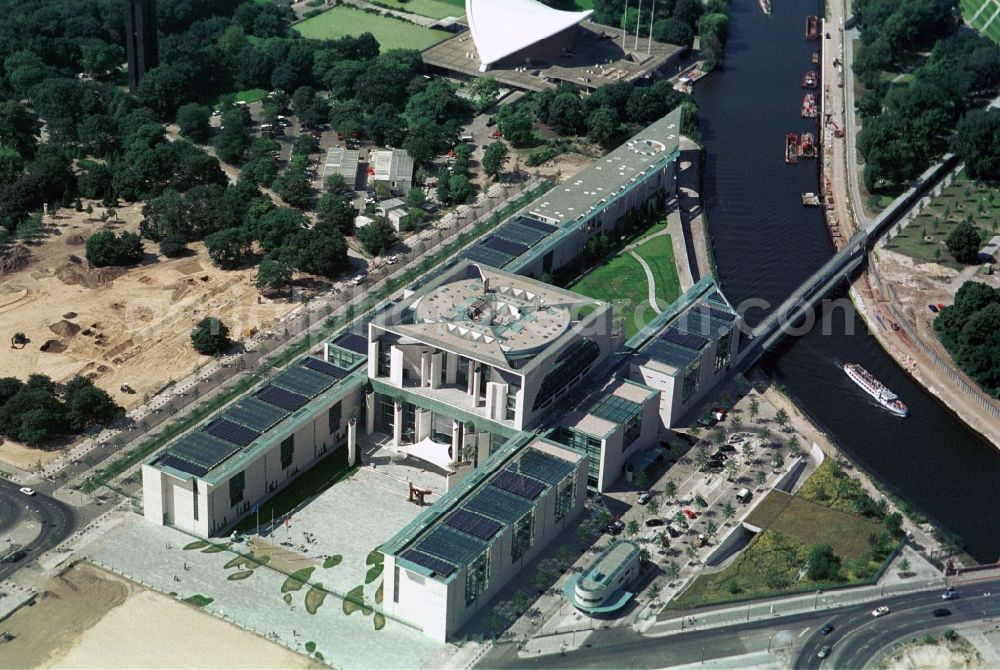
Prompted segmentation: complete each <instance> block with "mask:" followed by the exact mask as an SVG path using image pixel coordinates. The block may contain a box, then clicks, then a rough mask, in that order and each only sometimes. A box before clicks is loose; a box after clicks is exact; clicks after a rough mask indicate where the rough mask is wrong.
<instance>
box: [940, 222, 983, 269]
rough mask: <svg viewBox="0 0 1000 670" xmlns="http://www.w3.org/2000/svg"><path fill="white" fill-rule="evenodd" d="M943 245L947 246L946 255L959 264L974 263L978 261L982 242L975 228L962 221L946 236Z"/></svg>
mask: <svg viewBox="0 0 1000 670" xmlns="http://www.w3.org/2000/svg"><path fill="white" fill-rule="evenodd" d="M945 244H946V245H947V246H948V253H950V254H951V255H952V256H954V257H955V260H956V261H958V262H959V263H975V262H976V261H978V260H979V248H980V247H981V246H983V240H982V239H981V238H980V237H979V231H978V230H976V227H975V226H973V225H972V224H971V223H969V222H968V221H962V222H961V223H959V224H958V225H957V226H955V228H954V229H953V230H952V231H951V233H949V234H948V238H947V239H946V240H945Z"/></svg>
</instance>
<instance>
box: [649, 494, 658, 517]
mask: <svg viewBox="0 0 1000 670" xmlns="http://www.w3.org/2000/svg"><path fill="white" fill-rule="evenodd" d="M647 508H648V509H649V514H650V515H651V516H656V515H657V513H658V512H659V511H660V501H659V500H657V499H656V498H653V499H652V500H650V501H649V504H648V505H647Z"/></svg>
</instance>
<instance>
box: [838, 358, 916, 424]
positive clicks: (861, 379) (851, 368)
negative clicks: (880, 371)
mask: <svg viewBox="0 0 1000 670" xmlns="http://www.w3.org/2000/svg"><path fill="white" fill-rule="evenodd" d="M844 372H845V373H847V376H848V377H850V379H851V381H852V382H854V383H855V384H857V385H858V386H860V387H861V390H863V391H864V392H865V393H867V394H868V395H870V396H871V397H873V398H875V400H876V402H878V404H879V405H881V406H882V407H884V408H886V409H887V410H889V411H890V412H892V413H893V414H895V415H896V416H906V415H907V414H909V411H910V410H909V409H908V408H907V407H906V405H905V404H904V403H903V401H902V400H900V399H899V398H898V397H897V396H896V394H895V393H893V392H892V391H890V390H889V389H888V388H886V386H885V385H884V384H883V383H882V382H880V381H879V380H877V379H875V376H874V375H872V373H870V372H868V370H865V369H864V368H863V367H861V366H860V365H858V364H857V363H844Z"/></svg>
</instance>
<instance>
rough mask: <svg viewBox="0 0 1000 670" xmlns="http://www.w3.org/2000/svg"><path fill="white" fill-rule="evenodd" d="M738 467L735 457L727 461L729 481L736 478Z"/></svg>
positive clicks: (727, 477)
mask: <svg viewBox="0 0 1000 670" xmlns="http://www.w3.org/2000/svg"><path fill="white" fill-rule="evenodd" d="M736 468H737V465H736V459H735V458H730V459H729V460H728V461H726V479H728V480H729V481H733V479H735V478H736Z"/></svg>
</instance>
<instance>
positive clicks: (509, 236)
mask: <svg viewBox="0 0 1000 670" xmlns="http://www.w3.org/2000/svg"><path fill="white" fill-rule="evenodd" d="M496 234H497V235H498V236H500V237H502V238H504V239H505V240H510V241H511V242H517V243H519V244H524V245H526V246H529V247H531V246H534V245H536V244H538V243H539V242H541V241H542V240H544V239H545V238H546V237H548V235H547V234H546V233H543V232H542V231H540V230H535V229H534V228H529V227H528V226H522V225H520V224H518V223H516V222H511V223H505V224H503V225H502V226H500V227H499V228H497V231H496Z"/></svg>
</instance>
